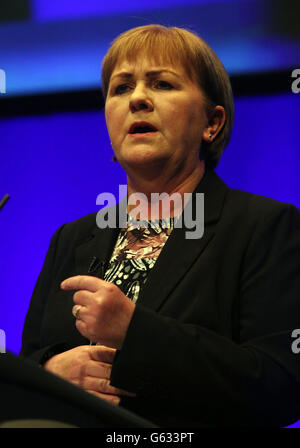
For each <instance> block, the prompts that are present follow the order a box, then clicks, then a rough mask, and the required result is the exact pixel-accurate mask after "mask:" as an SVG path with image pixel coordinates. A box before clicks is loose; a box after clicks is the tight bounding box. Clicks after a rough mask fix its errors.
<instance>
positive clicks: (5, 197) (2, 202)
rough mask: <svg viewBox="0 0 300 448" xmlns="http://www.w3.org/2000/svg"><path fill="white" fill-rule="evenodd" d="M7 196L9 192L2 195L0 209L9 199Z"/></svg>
mask: <svg viewBox="0 0 300 448" xmlns="http://www.w3.org/2000/svg"><path fill="white" fill-rule="evenodd" d="M9 198H10V196H9V194H5V195H4V196H3V198H2V199H1V201H0V210H1V208H3V207H4V205H5V204H6V202H7V201H8V200H9Z"/></svg>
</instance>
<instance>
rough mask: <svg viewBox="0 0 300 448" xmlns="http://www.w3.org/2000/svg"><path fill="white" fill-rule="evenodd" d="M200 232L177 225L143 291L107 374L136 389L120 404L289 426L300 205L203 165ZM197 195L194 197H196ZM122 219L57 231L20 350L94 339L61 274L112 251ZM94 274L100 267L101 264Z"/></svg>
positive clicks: (207, 421)
mask: <svg viewBox="0 0 300 448" xmlns="http://www.w3.org/2000/svg"><path fill="white" fill-rule="evenodd" d="M196 192H203V193H204V195H205V196H204V201H205V202H204V203H205V206H204V207H205V230H204V235H203V237H202V238H201V239H198V240H197V239H186V238H185V232H186V230H187V229H185V228H182V229H180V228H176V229H174V230H173V232H172V234H171V236H170V237H169V239H168V241H167V243H166V245H165V247H164V248H163V250H162V252H161V254H160V256H159V258H158V260H157V262H156V264H155V266H154V268H153V270H152V271H151V274H150V276H149V278H148V279H147V282H146V284H145V286H144V288H143V289H142V291H141V295H140V297H139V299H138V302H137V305H136V309H135V312H134V315H133V318H132V320H131V323H130V326H129V329H128V332H127V335H126V338H125V342H124V345H123V347H122V350H121V351H118V352H117V356H116V359H115V361H114V364H113V368H112V376H111V384H112V385H114V386H116V387H119V388H123V389H125V390H128V391H133V392H136V393H137V398H124V399H122V401H121V405H122V406H124V407H126V408H128V409H130V410H132V411H134V412H136V413H138V414H139V415H141V416H143V417H145V418H147V419H149V420H152V421H154V422H155V423H157V424H159V425H161V426H169V427H175V426H176V427H178V426H203V427H214V426H286V425H289V424H291V423H293V422H295V421H297V419H299V418H300V354H296V353H294V352H293V351H292V343H293V338H292V335H291V334H292V331H293V330H294V329H296V328H300V294H299V291H300V212H299V210H298V209H297V208H296V207H294V206H292V205H290V204H283V203H280V202H277V201H274V200H271V199H268V198H264V197H261V196H257V195H253V194H250V193H245V192H242V191H238V190H233V189H229V188H228V187H227V186H226V185H225V184H224V182H223V181H222V180H221V179H220V178H219V177H218V176H217V175H216V174H215V173H214V172H211V171H209V172H207V173H206V174H205V176H204V178H203V179H202V181H201V182H200V183H199V185H198V187H197V189H196V190H195V192H194V193H196ZM193 198H195V195H193ZM117 235H118V229H104V230H103V229H102V230H101V229H99V228H97V226H96V214H91V215H88V216H85V217H83V218H81V219H79V220H77V221H75V222H72V223H68V224H65V225H64V226H62V227H61V228H60V229H58V231H57V232H56V233H55V235H54V236H53V238H52V240H51V244H50V248H49V250H48V253H47V256H46V259H45V263H44V267H43V269H42V271H41V274H40V276H39V279H38V281H37V284H36V287H35V289H34V292H33V296H32V300H31V303H30V307H29V311H28V313H27V316H26V320H25V325H24V330H23V346H22V349H21V355H22V356H26V357H31V358H32V359H35V360H36V361H37V362H43V360H44V359H46V358H45V356H46V357H47V356H51V355H53V354H55V353H58V352H61V351H63V350H67V349H69V348H72V347H75V346H77V345H81V344H88V343H89V342H88V341H87V340H86V339H85V338H83V337H82V336H81V335H80V334H79V333H78V331H77V329H76V327H75V323H74V317H73V316H72V314H71V309H72V306H73V301H72V292H70V291H61V290H60V287H59V285H60V282H61V281H62V280H64V279H65V278H67V277H69V276H72V275H76V274H87V273H88V270H89V267H90V264H91V261H92V260H93V257H97V258H98V259H100V260H108V259H109V257H110V255H111V252H112V250H113V247H114V244H115V242H116V238H117ZM90 275H100V273H99V271H97V270H96V271H94V272H92V274H90Z"/></svg>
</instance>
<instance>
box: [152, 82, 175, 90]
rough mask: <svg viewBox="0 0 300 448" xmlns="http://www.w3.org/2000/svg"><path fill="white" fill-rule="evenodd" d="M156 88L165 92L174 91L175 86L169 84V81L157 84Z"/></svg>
mask: <svg viewBox="0 0 300 448" xmlns="http://www.w3.org/2000/svg"><path fill="white" fill-rule="evenodd" d="M156 87H157V88H158V89H163V90H170V89H173V86H172V85H171V84H170V83H169V82H167V81H157V82H156Z"/></svg>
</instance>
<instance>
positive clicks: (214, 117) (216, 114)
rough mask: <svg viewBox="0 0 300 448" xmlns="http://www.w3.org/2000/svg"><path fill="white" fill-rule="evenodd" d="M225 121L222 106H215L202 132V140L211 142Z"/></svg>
mask: <svg viewBox="0 0 300 448" xmlns="http://www.w3.org/2000/svg"><path fill="white" fill-rule="evenodd" d="M225 120H226V114H225V109H224V107H223V106H216V107H215V108H214V110H213V112H212V113H211V114H210V117H209V118H208V123H207V126H206V128H205V129H204V131H203V134H202V138H203V140H205V141H206V142H208V143H210V142H212V141H213V140H214V139H215V138H216V136H217V135H218V134H219V132H220V131H221V129H222V128H223V126H224V124H225Z"/></svg>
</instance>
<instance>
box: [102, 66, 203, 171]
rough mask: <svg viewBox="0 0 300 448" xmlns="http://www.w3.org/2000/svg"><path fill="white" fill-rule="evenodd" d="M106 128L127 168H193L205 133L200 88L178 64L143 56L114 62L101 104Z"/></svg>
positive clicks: (116, 151) (114, 147) (121, 161)
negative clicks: (103, 107) (174, 65)
mask: <svg viewBox="0 0 300 448" xmlns="http://www.w3.org/2000/svg"><path fill="white" fill-rule="evenodd" d="M105 117H106V123H107V128H108V132H109V135H110V139H111V143H112V147H113V149H114V152H115V155H116V157H117V159H118V161H119V162H120V164H121V165H122V166H123V168H124V169H125V171H127V172H128V170H130V169H131V170H132V169H138V168H141V167H142V166H143V167H147V166H148V167H149V168H150V166H151V164H152V165H153V164H155V165H154V166H158V165H157V164H164V165H165V166H166V164H167V166H168V167H171V168H172V169H174V170H178V169H180V170H181V169H182V168H183V167H188V168H189V167H190V168H192V167H193V166H196V164H197V163H199V148H200V144H201V140H202V138H203V136H204V134H205V135H206V134H207V130H205V127H206V126H207V117H206V113H205V106H204V97H203V94H202V92H201V90H200V87H199V86H198V85H197V84H195V83H194V82H192V81H191V80H190V78H189V77H188V75H187V74H186V72H185V70H184V69H183V68H182V67H180V66H178V67H173V66H158V65H155V64H152V63H150V61H149V60H148V59H147V58H140V59H138V60H137V62H135V63H133V64H132V63H129V62H127V61H124V62H122V63H121V64H119V65H117V66H116V67H115V69H114V71H113V73H112V75H111V78H110V84H109V89H108V95H107V100H106V105H105Z"/></svg>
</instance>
